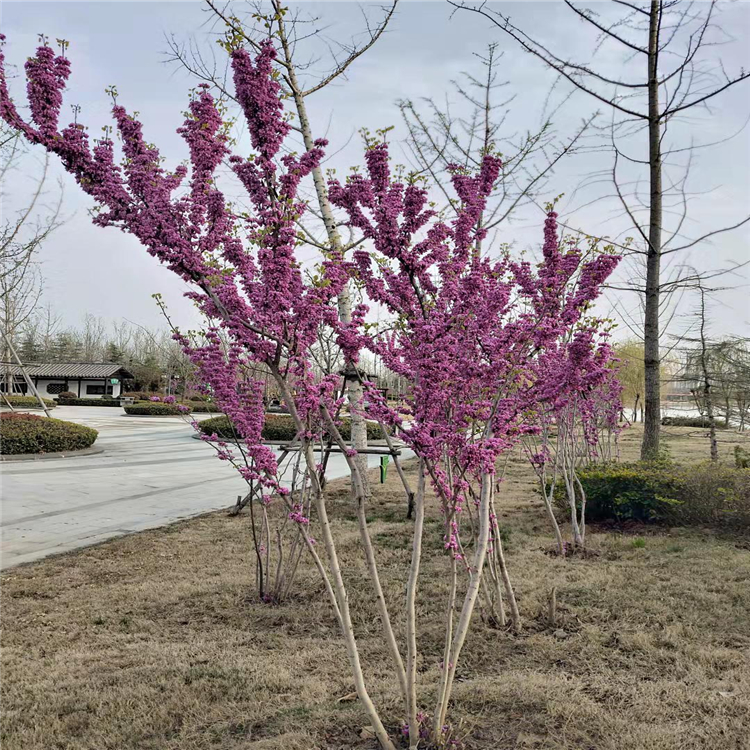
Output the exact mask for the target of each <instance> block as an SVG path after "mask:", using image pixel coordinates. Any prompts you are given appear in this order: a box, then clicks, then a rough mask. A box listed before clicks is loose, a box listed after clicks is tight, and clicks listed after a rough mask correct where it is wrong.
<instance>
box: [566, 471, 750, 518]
mask: <svg viewBox="0 0 750 750" xmlns="http://www.w3.org/2000/svg"><path fill="white" fill-rule="evenodd" d="M578 478H579V479H580V481H581V485H582V487H583V489H584V492H585V493H586V518H587V520H588V521H595V522H596V521H638V522H642V523H670V524H676V525H707V526H717V527H726V528H735V529H750V469H747V468H737V467H734V466H730V465H726V464H721V463H716V462H711V461H706V462H704V463H699V464H695V465H691V466H681V465H678V464H673V463H671V462H668V461H659V462H641V461H638V462H634V463H628V464H604V465H594V466H587V467H583V468H581V469H579V470H578ZM555 502H556V505H557V507H558V508H559V509H560V510H561V511H563V512H566V513H567V512H568V504H567V498H566V494H565V487H564V485H563V486H560V485H558V486H557V487H556V488H555Z"/></svg>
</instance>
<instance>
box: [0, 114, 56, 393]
mask: <svg viewBox="0 0 750 750" xmlns="http://www.w3.org/2000/svg"><path fill="white" fill-rule="evenodd" d="M23 144H24V141H23V140H22V139H21V138H20V134H19V133H17V132H15V131H14V130H12V129H11V128H9V127H8V126H7V125H0V196H1V197H2V201H3V203H4V204H5V205H6V206H7V205H8V204H9V203H10V201H9V200H8V186H9V183H10V180H11V178H13V181H14V185H15V186H16V187H15V188H14V197H15V199H16V200H17V201H18V202H19V203H20V204H21V205H20V206H18V207H17V208H16V210H15V211H13V210H5V211H4V212H3V214H4V215H3V219H2V222H1V223H0V326H2V330H3V333H4V334H5V335H4V336H3V338H2V341H3V344H2V361H3V362H5V363H6V367H5V369H4V373H3V376H4V377H3V380H4V386H5V390H6V392H8V393H12V391H13V378H12V376H11V373H10V364H9V363H10V362H11V361H12V360H14V358H15V355H14V353H13V351H14V347H13V344H12V342H13V341H16V340H17V338H18V336H19V335H20V333H21V330H22V329H23V327H24V326H25V325H26V324H27V323H28V322H29V321H30V319H31V318H32V316H33V315H34V312H35V310H36V308H37V306H38V304H39V300H40V298H41V294H42V275H41V272H40V270H39V264H38V260H37V256H36V253H37V251H38V250H39V248H40V247H41V245H42V243H43V242H44V241H45V240H47V239H48V237H49V236H50V234H51V233H52V232H53V231H54V230H55V229H56V228H57V227H58V226H59V225H60V223H61V219H60V208H61V205H62V188H60V187H59V186H58V188H59V189H58V191H57V195H56V197H54V198H53V200H52V201H51V203H50V202H48V201H47V200H46V198H47V190H46V188H48V187H49V180H48V174H47V167H48V160H47V159H46V158H45V160H44V162H42V164H41V166H40V168H39V170H38V172H37V173H36V174H35V175H34V177H33V181H32V183H31V188H30V190H29V191H28V194H27V193H25V192H24V190H23V189H21V190H19V189H18V187H17V186H18V184H19V182H20V180H19V176H18V170H19V168H20V164H21V162H22V160H23V159H24V156H26V150H25V146H24V145H23ZM24 171H25V172H27V173H28V172H30V171H31V170H29V169H28V168H26V169H25V170H24Z"/></svg>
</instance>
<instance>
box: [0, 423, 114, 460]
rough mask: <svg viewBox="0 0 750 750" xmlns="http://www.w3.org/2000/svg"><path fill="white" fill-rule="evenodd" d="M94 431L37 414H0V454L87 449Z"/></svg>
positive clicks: (14, 454) (94, 433)
mask: <svg viewBox="0 0 750 750" xmlns="http://www.w3.org/2000/svg"><path fill="white" fill-rule="evenodd" d="M98 434H99V433H98V432H97V431H96V430H93V429H91V427H84V426H83V425H82V424H75V422H64V421H63V420H62V419H51V418H49V417H40V416H38V415H36V414H13V413H5V414H0V453H2V454H3V455H11V456H17V455H20V454H24V453H59V452H61V451H76V450H82V449H84V448H90V447H91V446H92V445H93V444H94V441H95V440H96V438H97V436H98Z"/></svg>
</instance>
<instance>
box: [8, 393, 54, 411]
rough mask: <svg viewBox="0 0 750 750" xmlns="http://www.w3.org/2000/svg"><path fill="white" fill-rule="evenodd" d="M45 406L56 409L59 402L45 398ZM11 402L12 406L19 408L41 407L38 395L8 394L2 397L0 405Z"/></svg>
mask: <svg viewBox="0 0 750 750" xmlns="http://www.w3.org/2000/svg"><path fill="white" fill-rule="evenodd" d="M42 401H44V404H45V406H46V407H47V408H48V409H54V408H55V406H57V404H56V403H55V401H53V400H52V399H49V398H43V399H42ZM8 403H10V405H11V406H14V407H17V408H19V409H33V408H37V409H41V408H42V407H41V406H40V405H39V399H38V398H37V397H36V396H8V395H7V394H6V395H5V396H3V398H2V399H0V406H7V405H8Z"/></svg>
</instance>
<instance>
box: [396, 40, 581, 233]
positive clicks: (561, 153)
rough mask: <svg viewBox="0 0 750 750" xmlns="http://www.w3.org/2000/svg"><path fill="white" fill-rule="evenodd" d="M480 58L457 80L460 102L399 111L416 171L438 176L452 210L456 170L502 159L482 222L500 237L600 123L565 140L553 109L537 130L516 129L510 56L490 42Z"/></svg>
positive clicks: (407, 103) (404, 104)
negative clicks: (511, 118)
mask: <svg viewBox="0 0 750 750" xmlns="http://www.w3.org/2000/svg"><path fill="white" fill-rule="evenodd" d="M475 56H476V58H477V60H478V61H479V66H480V67H479V70H478V72H476V73H475V72H468V71H466V72H463V73H462V74H461V76H460V77H459V78H458V79H457V80H455V81H452V88H453V93H454V95H455V97H454V98H455V101H454V102H452V101H451V99H450V96H449V95H446V99H445V102H442V103H438V102H437V101H435V100H434V99H424V100H423V101H421V102H414V101H413V100H404V101H401V102H399V108H400V110H401V115H402V117H403V120H404V123H405V125H406V127H407V131H408V138H407V143H406V145H407V148H408V150H409V152H410V153H411V156H412V160H413V162H414V163H415V166H416V171H417V173H421V174H426V175H428V176H429V177H430V179H431V182H432V183H433V184H434V185H435V186H436V187H437V188H438V189H439V190H440V191H441V193H442V196H443V199H444V202H445V204H446V205H445V207H446V208H448V209H452V208H454V206H455V198H454V197H453V196H452V193H451V190H450V176H451V171H452V170H454V169H455V168H456V167H459V168H462V169H466V170H472V169H478V168H479V167H480V165H481V163H482V159H483V158H484V156H485V155H486V154H489V153H493V154H497V155H499V156H500V157H501V159H502V169H501V172H500V177H499V179H498V182H497V184H496V186H495V188H494V189H493V191H492V194H491V195H490V196H489V197H488V201H487V209H486V210H485V213H484V216H483V219H482V223H483V225H484V227H485V228H486V229H487V231H488V232H492V231H493V230H495V229H496V228H497V227H499V226H500V225H501V224H502V223H503V222H505V221H508V220H509V219H511V217H512V216H513V215H514V214H516V213H517V212H519V211H520V210H521V209H522V208H523V207H524V206H526V205H527V204H529V203H533V202H536V201H537V198H538V197H539V196H540V195H541V193H542V192H543V191H544V190H545V188H547V186H548V183H549V179H550V177H551V176H552V174H553V172H554V170H555V168H556V167H557V166H558V164H559V163H560V162H561V161H562V160H563V158H565V157H566V156H570V155H572V154H574V153H575V152H576V150H577V149H578V148H579V147H580V146H581V144H582V139H583V136H584V134H585V133H586V131H587V130H588V129H589V127H590V125H591V123H592V120H593V117H591V118H587V119H585V120H584V121H583V122H582V123H581V125H580V127H579V128H578V129H577V130H576V131H575V132H574V133H573V134H572V135H570V136H569V137H567V138H563V139H560V138H559V137H558V136H557V134H556V132H555V129H554V123H553V119H554V115H555V114H556V110H555V111H552V112H547V111H546V110H547V107H546V106H545V108H544V110H545V111H543V114H542V118H541V121H540V122H539V125H538V127H537V128H536V129H533V130H531V129H529V130H527V131H526V132H523V133H518V132H515V131H513V130H511V129H510V125H509V122H508V115H509V113H510V108H511V106H512V104H513V101H514V100H515V98H516V97H515V94H514V93H512V89H511V88H510V86H511V84H510V82H509V81H506V80H501V79H500V77H499V69H500V65H501V62H502V58H503V53H502V52H499V51H498V48H497V44H490V45H489V46H488V48H487V52H486V54H478V53H476V54H475ZM548 99H549V98H548ZM556 109H559V107H558V108H556Z"/></svg>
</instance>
